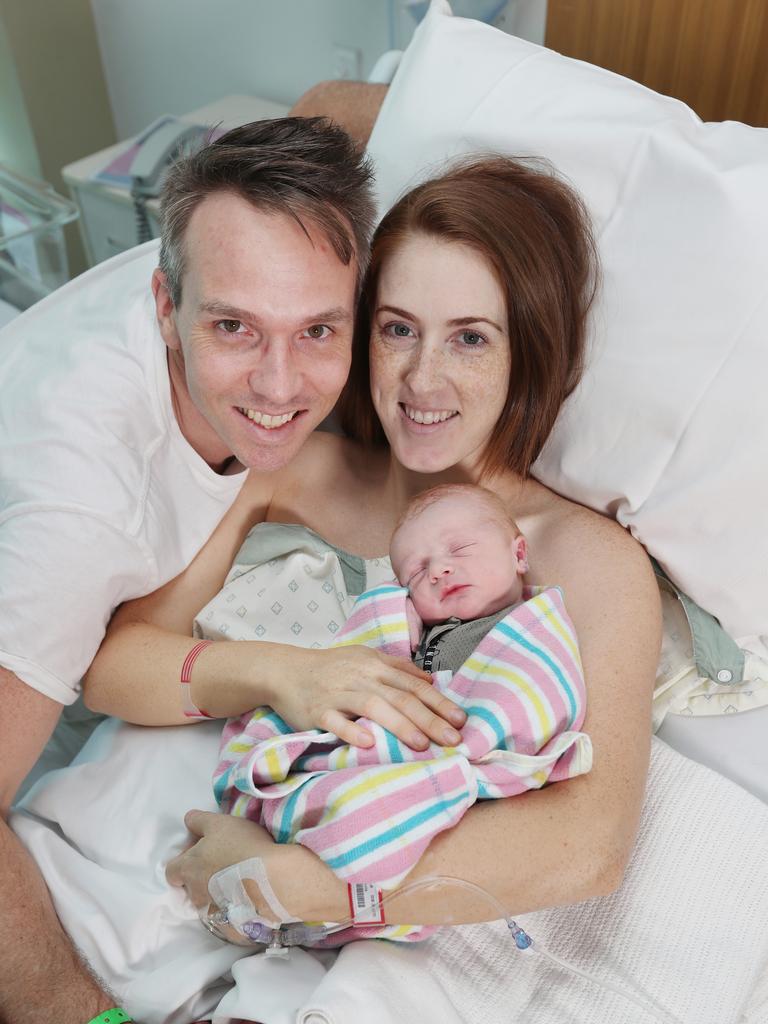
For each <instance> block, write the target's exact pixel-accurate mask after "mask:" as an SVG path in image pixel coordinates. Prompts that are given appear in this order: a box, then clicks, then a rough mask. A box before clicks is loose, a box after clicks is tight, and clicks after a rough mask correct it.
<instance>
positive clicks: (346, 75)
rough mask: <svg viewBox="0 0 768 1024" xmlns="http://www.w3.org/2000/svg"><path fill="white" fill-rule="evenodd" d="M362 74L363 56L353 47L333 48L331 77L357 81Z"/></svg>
mask: <svg viewBox="0 0 768 1024" xmlns="http://www.w3.org/2000/svg"><path fill="white" fill-rule="evenodd" d="M362 74H363V55H362V53H361V52H360V50H358V49H357V47H355V46H338V45H335V46H334V47H333V77H334V78H341V79H344V80H345V81H350V82H356V81H359V80H360V78H361V77H362Z"/></svg>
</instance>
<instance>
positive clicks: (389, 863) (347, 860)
mask: <svg viewBox="0 0 768 1024" xmlns="http://www.w3.org/2000/svg"><path fill="white" fill-rule="evenodd" d="M407 596H408V591H407V590H406V589H405V588H403V587H400V586H398V585H396V584H392V585H385V586H380V587H377V588H375V589H373V590H369V591H367V592H366V593H364V594H362V595H361V596H360V597H359V598H358V600H357V602H356V604H355V606H354V608H353V610H352V613H351V615H350V617H349V619H348V620H347V623H346V624H345V626H344V627H343V629H342V630H340V631H339V634H338V636H337V638H336V641H335V644H334V646H341V645H347V644H358V643H363V644H367V645H368V646H371V647H375V648H377V649H379V650H381V651H384V652H386V653H387V654H392V655H396V656H399V657H403V658H409V657H410V643H409V635H408V624H407V621H406V613H405V600H406V597H407ZM435 685H436V686H439V688H440V689H441V690H442V692H443V693H445V694H446V695H447V696H449V697H451V699H452V700H454V701H455V702H456V703H457V704H459V705H461V706H462V707H463V708H464V710H465V711H466V712H467V722H466V724H465V725H464V727H463V729H462V742H461V743H460V744H459V745H458V746H456V747H441V746H438V745H437V744H432V745H431V746H430V747H429V748H428V749H427V750H424V751H415V750H412V749H410V748H409V747H407V746H406V745H405V744H404V743H401V742H400V741H399V740H398V739H396V738H395V737H394V736H393V735H392V734H391V733H390V732H388V731H387V730H385V729H383V728H381V727H380V726H378V725H376V724H375V723H374V722H371V721H369V720H368V719H361V723H362V724H364V725H365V727H366V728H367V729H368V730H369V731H370V732H371V733H372V734H373V736H374V737H375V744H374V746H373V747H370V748H366V749H363V748H357V747H351V746H348V745H346V744H343V743H341V742H340V741H339V739H338V737H336V736H335V735H334V734H333V733H324V732H320V731H319V730H317V729H313V730H309V731H307V732H301V733H296V732H292V731H291V729H290V727H289V726H288V725H287V724H286V723H285V722H284V721H283V720H282V719H281V718H280V717H279V716H278V715H277V714H276V713H275V712H274V711H272V710H271V709H270V708H259V709H257V710H256V711H255V712H253V713H250V714H246V715H243V716H241V717H240V718H236V719H231V720H230V721H229V722H228V723H227V725H226V727H225V729H224V733H223V737H222V750H221V761H220V763H219V765H218V767H217V769H216V772H215V776H214V790H215V794H216V798H217V800H218V802H219V804H220V806H221V808H222V810H223V811H226V812H229V813H230V814H234V815H237V816H244V817H248V818H251V819H253V820H255V821H258V822H259V823H261V824H262V825H264V826H265V827H266V828H267V829H269V831H270V832H271V834H272V835H273V836H274V838H275V840H276V841H277V842H280V843H302V844H303V845H305V846H307V847H308V848H309V849H311V850H313V851H314V852H315V853H316V854H317V855H318V856H319V857H321V858H322V859H323V860H324V861H325V862H326V864H328V866H329V867H330V868H331V869H332V870H333V871H334V872H336V874H338V875H339V876H340V877H342V878H344V879H346V880H347V881H348V882H374V883H376V884H378V885H379V886H380V887H381V888H382V889H390V888H394V887H395V886H397V885H398V884H399V883H400V882H401V881H402V880H403V879H404V878H405V876H406V875H407V874H408V872H409V871H410V870H411V869H412V868H413V866H414V865H415V864H416V863H417V862H418V860H419V858H420V857H421V855H422V854H423V853H424V851H425V850H426V848H427V846H428V845H429V843H430V842H431V840H432V839H433V838H434V837H435V836H436V835H438V834H439V833H440V832H442V831H443V830H444V829H448V828H452V827H453V826H454V825H455V824H456V823H457V822H458V821H459V820H460V819H461V818H462V816H463V815H464V813H465V812H466V811H467V809H468V808H469V807H471V806H472V804H474V803H475V801H476V800H484V799H494V798H499V797H507V796H514V795H516V794H519V793H523V792H525V791H526V790H530V789H538V788H540V787H541V786H543V785H544V784H545V783H548V782H556V781H559V780H563V779H569V778H572V777H574V776H576V775H581V774H583V773H585V772H587V771H589V769H590V767H591V764H592V746H591V743H590V740H589V738H588V737H587V736H586V735H585V734H584V733H582V732H580V731H579V729H580V727H581V725H582V723H583V721H584V713H585V703H586V692H585V686H584V677H583V673H582V668H581V659H580V656H579V650H578V645H577V642H576V635H575V631H574V628H573V624H572V623H571V621H570V619H569V617H568V614H567V612H566V610H565V605H564V603H563V597H562V593H561V591H560V590H559V589H558V588H557V587H547V588H540V589H539V588H537V589H534V588H530V589H528V590H527V591H526V592H525V593H524V601H523V602H522V603H521V604H519V605H517V606H516V607H515V608H513V609H512V610H511V611H510V612H509V614H508V615H507V616H506V617H505V618H504V619H502V620H501V621H500V622H498V623H497V624H496V625H495V626H494V627H493V628H492V629H491V630H490V632H489V633H487V634H486V636H485V637H483V639H482V640H481V641H480V643H479V644H478V646H477V648H476V649H475V651H474V652H473V653H472V654H471V655H470V657H469V658H467V660H466V661H465V662H464V664H463V665H462V666H461V668H460V669H459V671H458V672H456V673H454V674H453V676H451V674H450V673H447V672H442V673H435ZM431 932H432V929H419V928H412V927H410V926H402V927H394V926H393V927H389V926H383V927H368V928H355V929H354V930H353V929H348V930H347V931H345V932H340V933H337V934H336V935H334V936H333V944H334V945H337V944H340V943H341V942H344V941H349V940H350V939H351V938H364V937H368V936H375V937H378V938H393V939H401V940H402V939H409V940H413V939H417V938H424V937H426V935H427V934H431Z"/></svg>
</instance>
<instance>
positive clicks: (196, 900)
mask: <svg viewBox="0 0 768 1024" xmlns="http://www.w3.org/2000/svg"><path fill="white" fill-rule="evenodd" d="M184 824H185V825H186V826H187V828H188V829H189V831H190V832H191V833H192V836H193V837H194V843H193V845H192V846H190V847H188V848H187V849H186V850H184V851H183V853H180V854H179V855H178V857H174V858H173V860H171V861H169V862H168V864H167V865H166V868H165V877H166V878H167V879H168V882H169V883H170V884H171V885H182V886H184V888H185V889H186V890H187V895H188V896H189V898H190V899H191V900H192V902H193V904H194V905H195V906H196V907H198V908H200V907H207V906H208V904H209V903H210V902H211V897H210V894H209V892H208V880H209V879H210V877H211V875H214V874H216V872H217V871H221V870H222V869H223V868H228V867H231V866H232V865H233V864H239V863H240V862H241V861H244V860H248V859H249V858H251V857H261V858H262V860H267V858H268V857H269V855H270V854H271V853H273V851H274V849H275V841H274V839H273V838H272V836H271V835H270V834H269V833H268V832H267V831H266V829H264V828H262V827H261V825H257V824H256V822H254V821H248V819H247V818H232V817H230V816H229V815H228V814H217V813H213V812H211V811H189V812H188V813H187V814H186V815H185V816H184Z"/></svg>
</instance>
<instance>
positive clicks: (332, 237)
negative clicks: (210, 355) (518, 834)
mask: <svg viewBox="0 0 768 1024" xmlns="http://www.w3.org/2000/svg"><path fill="white" fill-rule="evenodd" d="M372 181H373V170H372V167H371V164H370V163H369V161H368V160H367V158H366V157H365V156H364V155H363V152H362V151H361V150H360V149H358V147H357V146H356V145H355V144H354V142H353V141H352V139H351V138H350V137H349V135H347V133H346V132H345V131H344V130H343V129H342V128H340V127H339V126H338V125H336V124H333V123H332V122H331V121H329V120H328V119H327V118H324V117H283V118H276V119H274V120H270V121H254V122H252V123H251V124H245V125H241V126H240V127H239V128H233V129H232V131H229V132H227V133H226V134H224V135H222V136H221V137H220V138H218V139H216V141H215V142H211V143H210V144H209V145H207V146H204V147H203V148H202V149H200V150H198V151H197V152H196V153H193V154H192V155H190V156H187V157H183V158H181V159H180V160H178V161H177V162H176V163H175V164H174V165H173V166H172V167H171V169H170V170H169V172H168V174H167V176H166V178H165V182H164V184H163V190H162V194H161V197H160V223H161V244H160V259H159V264H160V269H161V270H162V271H163V273H164V274H165V278H166V284H167V288H168V292H169V294H170V296H171V299H172V300H173V303H174V305H175V306H178V305H179V303H180V302H181V290H182V279H183V277H184V272H185V269H186V253H185V249H184V236H185V234H186V230H187V226H188V224H189V221H190V218H191V217H192V214H193V213H194V211H195V210H196V209H197V207H198V206H199V205H200V203H202V202H203V200H204V199H206V198H207V197H208V196H210V195H215V194H218V193H222V192H225V193H231V194H232V195H236V196H240V197H242V198H243V199H245V200H246V201H247V202H249V203H251V204H252V205H253V206H254V207H255V208H256V209H258V210H263V211H264V212H266V213H274V214H282V215H284V216H287V217H292V218H293V219H294V220H295V221H296V222H297V223H298V224H300V225H301V227H302V228H303V229H304V231H305V232H307V234H309V230H308V226H309V225H311V226H314V227H316V228H319V229H320V231H321V232H322V233H323V234H324V235H325V236H326V238H327V239H328V241H329V243H330V245H331V246H332V248H333V250H334V252H335V253H336V255H337V256H338V258H339V259H340V260H341V262H342V263H344V264H345V265H348V264H349V263H350V261H351V260H353V259H354V260H355V261H356V263H357V282H358V293H359V289H360V285H361V282H362V278H363V275H364V273H365V270H366V268H367V266H368V257H369V253H370V237H371V233H372V231H373V225H374V221H375V205H374V201H373V196H372Z"/></svg>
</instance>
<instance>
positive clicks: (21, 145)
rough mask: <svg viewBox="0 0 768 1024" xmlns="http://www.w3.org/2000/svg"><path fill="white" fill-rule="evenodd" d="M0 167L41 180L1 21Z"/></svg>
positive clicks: (5, 33)
mask: <svg viewBox="0 0 768 1024" xmlns="http://www.w3.org/2000/svg"><path fill="white" fill-rule="evenodd" d="M0 163H4V164H7V165H8V166H9V167H10V168H11V169H12V170H14V171H18V172H19V173H20V174H25V175H27V176H28V177H30V178H39V177H40V160H39V158H38V155H37V146H36V145H35V138H34V136H33V134H32V126H31V125H30V123H29V115H28V114H27V107H26V104H25V103H24V94H23V92H22V91H21V85H20V84H19V76H18V74H17V72H16V61H15V60H14V59H13V53H12V52H11V43H10V40H9V38H8V33H7V31H6V29H5V23H4V22H3V21H2V19H1V18H0Z"/></svg>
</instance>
